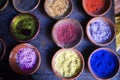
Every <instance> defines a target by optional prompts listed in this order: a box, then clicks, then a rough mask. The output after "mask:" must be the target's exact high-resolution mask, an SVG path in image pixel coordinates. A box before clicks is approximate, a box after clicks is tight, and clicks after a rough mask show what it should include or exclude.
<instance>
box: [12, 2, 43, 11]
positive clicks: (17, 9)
mask: <svg viewBox="0 0 120 80" xmlns="http://www.w3.org/2000/svg"><path fill="white" fill-rule="evenodd" d="M14 1H15V0H12V3H13V7H14V9H15V10H16V11H18V12H20V13H29V12H32V11H34V10H35V9H36V8H37V7H38V6H39V4H40V2H41V0H37V1H38V2H37V4H36V5H35V6H34V7H33V8H32V9H30V10H27V11H24V10H20V9H19V8H17V7H16V5H15V2H14Z"/></svg>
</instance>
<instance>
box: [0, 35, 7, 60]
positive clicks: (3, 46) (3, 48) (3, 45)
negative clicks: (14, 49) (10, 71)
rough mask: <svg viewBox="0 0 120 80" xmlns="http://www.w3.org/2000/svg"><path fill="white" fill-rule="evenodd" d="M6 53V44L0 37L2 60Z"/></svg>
mask: <svg viewBox="0 0 120 80" xmlns="http://www.w3.org/2000/svg"><path fill="white" fill-rule="evenodd" d="M5 53H6V44H5V41H4V40H3V38H2V37H1V36H0V60H2V59H3V58H4V56H5Z"/></svg>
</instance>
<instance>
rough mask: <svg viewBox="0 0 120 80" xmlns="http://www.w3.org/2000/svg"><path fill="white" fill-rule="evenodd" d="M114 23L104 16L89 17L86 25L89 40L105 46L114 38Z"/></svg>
mask: <svg viewBox="0 0 120 80" xmlns="http://www.w3.org/2000/svg"><path fill="white" fill-rule="evenodd" d="M115 31H116V30H115V25H114V24H113V23H112V21H111V20H109V19H108V18H105V17H96V18H93V19H91V20H90V21H89V22H88V24H87V27H86V34H87V36H88V38H89V40H90V41H91V42H92V43H93V44H95V45H98V46H107V45H109V44H110V43H111V42H113V40H114V39H115Z"/></svg>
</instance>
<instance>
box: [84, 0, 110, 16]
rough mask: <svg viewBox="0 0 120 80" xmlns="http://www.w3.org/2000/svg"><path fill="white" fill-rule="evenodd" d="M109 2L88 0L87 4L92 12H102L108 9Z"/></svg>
mask: <svg viewBox="0 0 120 80" xmlns="http://www.w3.org/2000/svg"><path fill="white" fill-rule="evenodd" d="M108 3H109V1H107V0H86V3H85V6H86V9H87V10H88V11H89V12H90V13H94V14H101V13H103V12H104V11H105V10H106V8H107V6H108Z"/></svg>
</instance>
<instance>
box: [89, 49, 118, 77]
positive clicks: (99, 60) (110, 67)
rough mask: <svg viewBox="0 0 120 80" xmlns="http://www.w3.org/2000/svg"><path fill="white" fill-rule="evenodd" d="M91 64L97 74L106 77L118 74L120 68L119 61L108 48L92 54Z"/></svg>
mask: <svg viewBox="0 0 120 80" xmlns="http://www.w3.org/2000/svg"><path fill="white" fill-rule="evenodd" d="M90 66H91V68H92V70H93V72H94V74H95V75H97V76H98V77H101V78H104V79H105V78H110V77H112V76H114V75H115V74H116V72H117V70H118V68H119V61H118V59H117V57H116V56H115V55H114V54H112V53H111V52H109V51H108V50H99V51H97V52H95V53H94V54H93V55H92V57H91V60H90Z"/></svg>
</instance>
